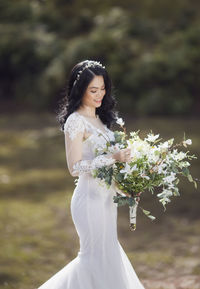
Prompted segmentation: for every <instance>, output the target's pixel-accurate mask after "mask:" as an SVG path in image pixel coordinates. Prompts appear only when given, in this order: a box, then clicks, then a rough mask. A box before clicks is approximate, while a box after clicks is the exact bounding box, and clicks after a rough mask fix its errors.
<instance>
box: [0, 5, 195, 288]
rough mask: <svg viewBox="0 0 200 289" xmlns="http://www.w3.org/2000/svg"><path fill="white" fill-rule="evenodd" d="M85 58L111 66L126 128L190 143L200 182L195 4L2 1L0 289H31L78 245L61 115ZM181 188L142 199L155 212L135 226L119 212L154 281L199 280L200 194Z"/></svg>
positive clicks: (132, 255) (123, 232) (127, 241)
mask: <svg viewBox="0 0 200 289" xmlns="http://www.w3.org/2000/svg"><path fill="white" fill-rule="evenodd" d="M84 59H92V60H97V61H100V62H101V63H102V64H103V65H105V66H106V69H107V71H108V72H109V74H110V76H111V78H112V81H113V85H114V92H115V95H116V99H117V102H118V103H117V110H119V112H120V114H119V116H120V117H122V118H123V119H124V120H125V123H126V127H127V129H128V131H131V130H138V129H140V130H141V133H142V134H144V133H147V132H149V131H150V129H152V130H153V132H155V133H160V134H161V136H162V137H163V138H164V139H167V138H172V137H175V140H176V142H179V141H181V140H182V137H183V134H184V132H185V133H186V137H187V138H191V139H192V141H193V145H192V147H191V152H192V153H194V154H196V155H197V157H198V159H196V160H194V161H192V167H191V173H192V175H193V176H194V177H196V178H200V174H199V162H200V160H199V153H200V148H199V144H200V135H199V129H200V119H199V116H200V2H199V1H197V0H190V1H189V0H173V1H172V0H168V1H163V0H157V1H155V0H141V1H132V0H126V1H122V0H115V1H112V0H107V1H97V0H85V1H84V2H83V1H81V0H74V1H73V0H68V1H64V0H46V1H45V0H18V1H11V0H0V113H1V116H0V199H1V202H0V218H1V223H0V234H1V238H0V246H1V250H0V260H1V261H0V288H9V289H11V288H14V289H15V288H16V289H27V288H30V289H31V288H33V289H35V288H37V287H39V285H41V284H42V283H44V282H45V281H46V280H47V279H48V278H50V277H51V276H52V275H53V274H55V273H56V272H57V271H58V270H60V269H61V268H63V267H64V266H65V265H66V264H67V263H68V262H70V261H71V260H72V259H73V258H75V257H76V255H77V252H78V250H79V240H78V237H77V234H76V231H75V228H74V225H73V222H72V218H71V213H70V201H71V196H72V194H73V190H74V188H75V184H74V182H75V179H74V178H73V177H71V176H70V175H69V172H68V169H67V164H66V159H65V149H64V135H63V133H62V132H61V131H60V130H59V124H58V122H57V121H56V112H55V111H56V109H57V108H58V101H59V100H60V99H61V98H62V95H63V91H64V90H65V87H66V84H67V79H68V75H69V72H70V70H71V68H72V67H73V66H74V65H75V64H76V63H77V62H79V61H82V60H84ZM116 128H117V129H119V128H118V127H116ZM179 187H180V192H181V197H177V198H174V199H173V201H172V202H171V203H170V204H168V207H167V211H166V212H163V209H162V207H161V204H160V203H159V202H158V200H157V199H156V196H154V198H153V199H152V196H148V195H144V196H143V199H142V206H143V207H144V208H146V209H150V210H151V212H152V214H153V215H154V216H156V217H157V219H156V220H155V221H154V222H151V221H150V220H149V219H147V218H145V216H143V214H142V213H141V212H138V224H137V230H136V231H135V232H131V231H130V230H129V227H128V220H129V219H128V210H127V207H120V208H119V209H118V236H119V240H120V242H121V244H122V246H123V248H124V250H125V251H126V253H127V255H128V257H129V259H130V260H131V262H132V264H133V267H134V268H135V270H136V273H137V274H138V276H139V277H140V279H141V281H142V282H143V284H144V285H145V288H147V289H182V288H184V289H186V288H187V289H199V288H200V238H199V233H200V218H199V217H200V210H199V203H200V194H199V192H200V190H199V187H198V189H197V190H196V189H195V188H194V187H193V185H192V184H191V183H188V182H186V181H184V180H182V182H181V183H180V186H179ZM85 289H87V288H85ZM110 289H114V288H110Z"/></svg>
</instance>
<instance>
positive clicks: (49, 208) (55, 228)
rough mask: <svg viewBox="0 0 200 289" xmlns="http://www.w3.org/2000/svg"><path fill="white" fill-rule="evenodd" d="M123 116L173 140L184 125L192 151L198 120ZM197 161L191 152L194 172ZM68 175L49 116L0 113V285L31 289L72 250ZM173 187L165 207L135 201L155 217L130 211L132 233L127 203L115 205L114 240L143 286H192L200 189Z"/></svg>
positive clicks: (198, 263) (196, 271)
mask: <svg viewBox="0 0 200 289" xmlns="http://www.w3.org/2000/svg"><path fill="white" fill-rule="evenodd" d="M125 120H126V123H127V128H128V130H136V129H140V130H141V133H144V132H147V131H149V130H150V129H153V131H154V132H155V133H158V132H159V133H160V134H161V136H163V137H164V138H170V137H173V136H176V140H177V141H179V140H180V139H181V138H182V136H183V132H184V131H185V132H186V135H187V137H188V138H192V140H193V145H192V152H193V153H195V154H196V155H199V152H200V148H199V140H200V136H199V127H200V121H199V120H192V119H190V120H187V119H186V120H184V119H167V118H151V119H133V118H131V117H130V116H127V117H125ZM198 168H199V159H197V160H194V161H193V166H192V170H191V171H192V174H193V175H194V176H196V177H199V171H198ZM74 180H75V179H74V178H72V177H71V176H70V175H69V173H68V169H67V165H66V157H65V150H64V137H63V133H62V132H61V131H59V128H58V125H57V123H56V121H55V116H54V115H50V114H41V115H34V114H27V115H26V114H21V115H12V116H9V115H4V116H2V117H1V118H0V198H1V202H0V218H1V223H0V234H1V238H0V246H1V250H0V259H1V264H0V288H1V289H3V288H4V289H5V288H9V289H27V288H30V289H31V288H32V289H35V288H37V287H38V286H39V285H41V284H42V283H44V282H45V281H46V280H47V279H48V278H50V277H51V276H52V275H53V274H55V273H56V272H57V271H58V270H60V269H61V268H63V267H64V266H65V265H66V264H67V263H68V262H70V261H71V260H72V259H73V258H75V257H76V255H77V252H78V250H79V240H78V237H77V234H76V231H75V228H74V224H73V222H72V218H71V213H70V201H71V196H72V193H73V189H74ZM180 188H181V195H182V196H181V198H175V199H174V200H173V202H172V203H170V204H169V205H168V208H167V211H166V212H163V209H162V207H161V205H160V204H159V203H158V202H157V200H156V198H154V200H153V201H152V199H151V198H150V197H148V196H145V198H143V200H142V206H143V207H144V208H150V210H151V211H152V214H153V215H155V216H157V219H156V221H155V222H151V221H150V220H149V219H147V218H146V217H145V216H143V214H142V213H141V212H138V219H137V230H136V231H135V232H131V231H129V228H128V211H127V208H125V207H121V208H119V210H118V236H119V240H120V243H121V244H122V247H123V248H124V250H125V251H126V253H127V255H128V257H129V259H130V260H131V262H132V264H133V267H134V269H135V270H136V272H137V274H138V275H139V277H140V279H141V280H142V281H143V282H144V284H145V288H147V289H148V288H149V289H157V288H159V289H161V288H163V289H170V288H172V289H174V288H176V289H177V288H188V289H198V288H200V286H199V287H197V286H198V284H199V279H198V278H199V276H200V258H199V257H200V243H199V234H200V220H199V215H200V213H199V201H200V194H199V189H198V190H195V189H194V187H193V186H192V184H189V183H187V182H184V181H183V182H181V184H180ZM184 278H185V279H184ZM177 280H179V281H177ZM177 282H179V284H178V285H177ZM181 282H182V283H184V284H185V285H181V284H182V283H181ZM192 282H193V283H192ZM173 284H175V285H173ZM188 284H189V285H188ZM171 286H175V287H171ZM181 286H182V287H181ZM184 286H189V287H184Z"/></svg>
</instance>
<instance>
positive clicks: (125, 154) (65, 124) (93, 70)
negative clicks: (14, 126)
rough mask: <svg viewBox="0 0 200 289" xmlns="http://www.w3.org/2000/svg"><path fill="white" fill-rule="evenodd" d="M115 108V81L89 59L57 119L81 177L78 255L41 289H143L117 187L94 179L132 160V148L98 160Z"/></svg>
mask: <svg viewBox="0 0 200 289" xmlns="http://www.w3.org/2000/svg"><path fill="white" fill-rule="evenodd" d="M115 104H116V101H115V99H114V97H113V96H112V94H111V80H110V78H109V76H108V73H107V71H106V69H105V67H104V66H102V64H101V63H100V62H97V61H92V60H85V61H82V62H80V63H78V64H76V65H75V66H74V67H73V69H72V71H71V74H70V78H69V83H68V93H67V97H66V101H65V104H64V106H63V108H62V110H61V112H60V113H59V116H58V117H59V121H60V123H61V126H62V128H61V130H62V131H63V132H64V136H65V149H66V161H67V166H68V169H69V172H70V174H71V176H73V177H78V179H77V182H76V187H75V190H74V192H73V196H72V199H71V214H72V219H73V222H74V225H75V228H76V231H77V234H78V236H79V240H80V250H79V252H78V254H77V257H76V258H75V259H73V260H72V261H71V262H70V263H68V264H67V265H65V267H64V268H62V269H61V270H60V271H58V272H57V273H56V274H55V275H53V276H52V277H51V278H50V279H49V280H47V281H46V282H45V283H44V284H42V285H41V286H40V287H39V288H38V289H144V287H143V285H142V284H141V283H140V281H139V279H138V277H137V275H136V273H135V271H134V269H133V267H132V265H131V263H130V261H129V259H128V257H127V255H126V253H125V252H124V250H123V248H122V246H121V244H120V243H119V241H118V236H117V204H116V203H114V202H113V196H114V195H115V194H116V188H115V186H114V184H112V185H111V186H110V188H109V189H108V188H107V187H106V186H105V185H104V184H103V183H102V182H101V181H100V180H98V179H96V178H93V177H92V175H91V172H92V170H93V169H95V168H99V167H102V166H111V165H112V164H114V163H115V162H117V161H120V162H129V161H130V149H128V148H127V149H121V150H119V151H116V152H115V153H113V154H102V155H100V156H95V150H96V149H97V148H100V147H103V146H105V145H106V142H107V140H114V133H113V131H112V130H111V129H110V127H111V125H112V124H113V123H114V122H115V121H116V119H117V112H114V110H113V108H114V106H115Z"/></svg>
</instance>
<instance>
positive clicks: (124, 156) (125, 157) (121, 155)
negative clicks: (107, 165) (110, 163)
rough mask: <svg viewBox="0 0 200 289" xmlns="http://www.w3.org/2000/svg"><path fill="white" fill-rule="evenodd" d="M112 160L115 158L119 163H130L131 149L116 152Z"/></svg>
mask: <svg viewBox="0 0 200 289" xmlns="http://www.w3.org/2000/svg"><path fill="white" fill-rule="evenodd" d="M113 158H115V159H116V160H117V161H119V162H130V161H131V149H130V148H126V149H121V150H119V151H118V152H116V153H114V154H113Z"/></svg>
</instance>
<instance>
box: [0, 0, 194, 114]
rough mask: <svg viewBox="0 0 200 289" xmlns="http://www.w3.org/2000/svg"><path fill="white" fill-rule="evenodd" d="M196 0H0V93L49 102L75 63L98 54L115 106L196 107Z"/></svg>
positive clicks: (168, 110)
mask: <svg viewBox="0 0 200 289" xmlns="http://www.w3.org/2000/svg"><path fill="white" fill-rule="evenodd" d="M199 11H200V10H199V3H198V2H196V1H189V0H186V1H180V0H176V1H167V2H163V1H161V0H159V1H148V0H144V1H142V2H140V3H133V2H132V1H130V0H128V1H126V2H122V1H119V0H118V1H115V2H113V1H106V2H102V1H92V0H87V1H84V3H83V2H81V1H80V0H78V1H61V0H49V1H36V0H32V1H28V0H19V1H15V2H14V3H13V1H11V0H1V1H0V16H1V22H2V24H1V25H0V33H1V43H0V63H1V67H0V74H1V82H0V87H1V88H0V98H1V99H2V100H3V101H6V100H13V101H16V102H17V103H19V104H22V103H23V104H26V105H29V106H31V107H33V108H34V107H36V108H44V107H45V108H48V107H52V106H55V102H56V95H58V92H59V91H60V90H61V88H62V87H64V86H66V79H67V77H68V75H69V71H70V70H71V68H72V67H73V65H74V64H75V63H77V62H79V61H81V60H83V59H95V60H100V61H102V62H103V63H104V64H105V66H106V67H107V70H108V72H109V73H110V75H111V77H112V80H113V83H114V86H115V87H116V88H117V98H118V102H119V106H120V107H121V109H124V110H127V111H129V112H131V113H132V114H144V115H145V114H161V113H164V114H194V113H196V114H197V113H199V112H200V103H199V91H200V84H199V81H198V80H199V72H200V71H199V69H200V68H199V65H197V63H199V61H200V54H199V47H200V40H199V39H200V38H199V33H200V29H199V22H200V21H199V19H200V17H199Z"/></svg>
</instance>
